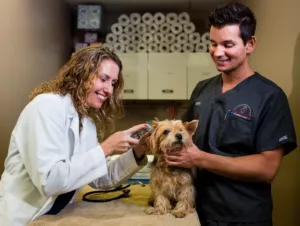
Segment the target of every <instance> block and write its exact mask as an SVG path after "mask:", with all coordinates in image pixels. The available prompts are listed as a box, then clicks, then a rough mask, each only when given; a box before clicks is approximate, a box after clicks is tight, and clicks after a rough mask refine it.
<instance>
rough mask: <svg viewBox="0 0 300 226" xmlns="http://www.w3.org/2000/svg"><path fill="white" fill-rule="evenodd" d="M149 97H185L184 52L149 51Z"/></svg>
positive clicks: (170, 98)
mask: <svg viewBox="0 0 300 226" xmlns="http://www.w3.org/2000/svg"><path fill="white" fill-rule="evenodd" d="M148 68H149V87H148V88H149V99H156V100H157V99H162V100H183V99H187V75H186V54H185V53H149V64H148Z"/></svg>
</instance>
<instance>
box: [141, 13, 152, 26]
mask: <svg viewBox="0 0 300 226" xmlns="http://www.w3.org/2000/svg"><path fill="white" fill-rule="evenodd" d="M142 21H143V22H144V23H145V24H151V23H152V22H153V15H152V14H151V13H144V14H143V16H142Z"/></svg>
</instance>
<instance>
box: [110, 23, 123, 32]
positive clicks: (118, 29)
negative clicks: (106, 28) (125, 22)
mask: <svg viewBox="0 0 300 226" xmlns="http://www.w3.org/2000/svg"><path fill="white" fill-rule="evenodd" d="M111 31H112V33H113V34H115V35H120V34H122V33H123V27H122V25H120V24H118V23H115V24H113V25H112V26H111Z"/></svg>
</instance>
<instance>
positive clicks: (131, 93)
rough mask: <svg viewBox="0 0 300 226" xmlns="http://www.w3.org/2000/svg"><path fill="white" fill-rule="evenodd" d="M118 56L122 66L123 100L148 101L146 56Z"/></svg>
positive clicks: (144, 54)
mask: <svg viewBox="0 0 300 226" xmlns="http://www.w3.org/2000/svg"><path fill="white" fill-rule="evenodd" d="M118 56H119V58H120V60H121V61H122V64H123V77H124V95H123V99H125V100H139V99H148V54H147V53H118Z"/></svg>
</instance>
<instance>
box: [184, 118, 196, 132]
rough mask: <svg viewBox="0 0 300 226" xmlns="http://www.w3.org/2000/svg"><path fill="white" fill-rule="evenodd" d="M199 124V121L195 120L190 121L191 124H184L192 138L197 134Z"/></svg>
mask: <svg viewBox="0 0 300 226" xmlns="http://www.w3.org/2000/svg"><path fill="white" fill-rule="evenodd" d="M198 122H199V120H193V121H190V122H185V123H183V125H184V127H185V129H186V130H187V131H188V132H189V134H190V135H191V136H192V135H193V134H194V133H195V132H196V129H197V126H198Z"/></svg>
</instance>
